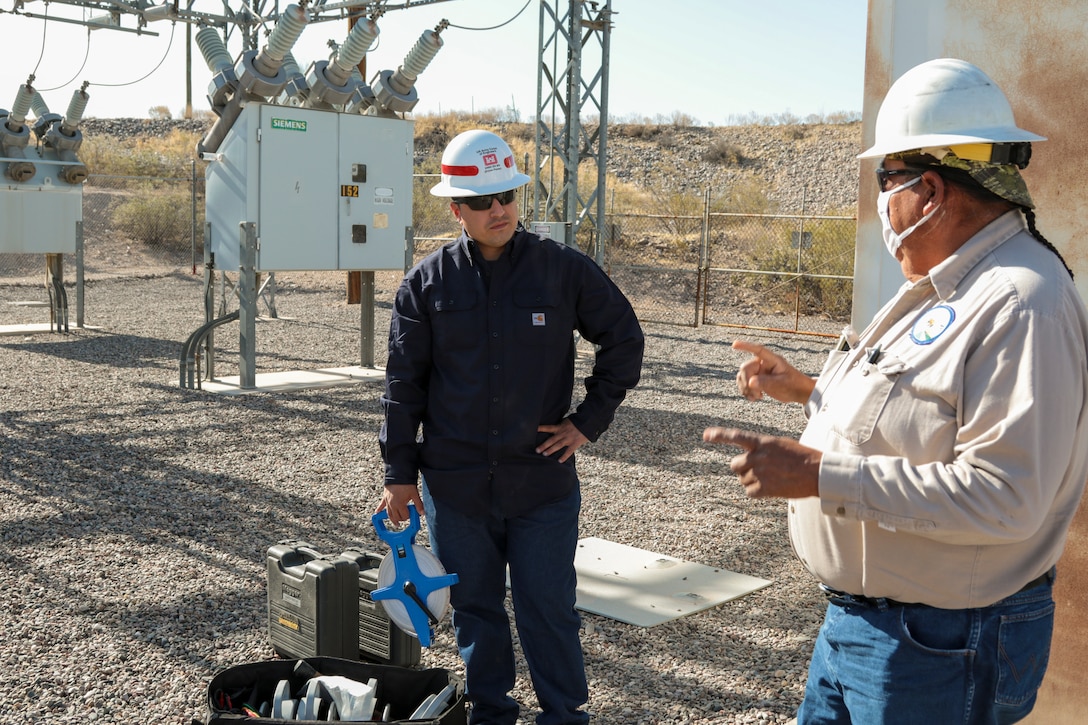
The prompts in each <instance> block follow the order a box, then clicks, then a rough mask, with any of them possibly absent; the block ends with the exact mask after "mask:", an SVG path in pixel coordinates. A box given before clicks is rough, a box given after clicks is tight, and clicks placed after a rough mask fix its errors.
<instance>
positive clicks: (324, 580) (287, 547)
mask: <svg viewBox="0 0 1088 725" xmlns="http://www.w3.org/2000/svg"><path fill="white" fill-rule="evenodd" d="M358 632H359V564H358V563H357V562H356V560H354V559H352V558H348V557H344V556H325V555H323V554H320V553H319V552H317V551H315V550H314V549H313V547H312V546H310V545H309V544H308V543H306V542H305V541H285V542H282V543H280V544H277V545H275V546H273V547H271V548H269V550H268V637H269V639H270V640H271V642H272V648H273V649H275V650H276V652H277V653H278V654H279V655H280V656H282V657H286V658H299V657H317V656H322V655H323V656H328V657H341V658H344V659H350V660H357V659H359V635H358Z"/></svg>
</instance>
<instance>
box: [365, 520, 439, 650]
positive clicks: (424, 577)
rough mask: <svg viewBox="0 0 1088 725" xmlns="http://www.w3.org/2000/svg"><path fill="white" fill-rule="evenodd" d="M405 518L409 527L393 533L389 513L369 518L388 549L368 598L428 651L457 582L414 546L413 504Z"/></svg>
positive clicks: (417, 527) (428, 552)
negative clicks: (379, 605) (427, 648)
mask: <svg viewBox="0 0 1088 725" xmlns="http://www.w3.org/2000/svg"><path fill="white" fill-rule="evenodd" d="M408 518H409V521H408V526H406V527H405V528H404V529H401V530H400V531H393V530H391V529H390V528H389V526H388V524H389V514H388V512H386V511H379V512H378V513H376V514H374V515H373V516H371V517H370V520H371V522H372V523H373V524H374V530H375V531H376V532H377V533H378V538H380V539H381V540H382V541H384V542H385V543H387V544H389V548H390V549H391V551H390V552H389V553H388V554H386V555H385V557H384V558H382V563H381V565H380V566H379V567H378V588H377V589H375V590H374V591H372V592H371V593H370V598H371V599H373V600H374V601H376V602H378V601H380V602H381V603H382V606H383V607H385V611H386V613H387V614H388V615H389V618H390V619H392V620H393V622H394V623H395V624H396V625H397V626H398V627H400V628H401V629H403V630H404V631H405V632H407V633H408V634H411V635H413V636H415V637H416V638H418V639H419V643H420V644H421V645H423V646H424V647H430V646H431V640H432V639H433V638H434V627H435V626H436V625H437V624H438V623H439V622H440V621H441V620H442V618H443V617H444V616H445V615H446V612H447V611H448V609H449V603H450V591H449V588H450V586H452V585H454V584H456V583H457V581H458V578H457V575H456V574H447V573H446V570H445V569H444V568H443V566H442V562H440V561H439V560H438V557H436V556H435V555H434V554H432V553H431V552H430V551H428V550H427V549H425V548H424V547H422V546H420V545H419V544H417V543H415V539H416V534H417V533H418V532H419V512H418V511H416V507H415V504H414V503H409V504H408Z"/></svg>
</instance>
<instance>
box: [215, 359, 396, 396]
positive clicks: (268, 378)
mask: <svg viewBox="0 0 1088 725" xmlns="http://www.w3.org/2000/svg"><path fill="white" fill-rule="evenodd" d="M253 377H254V381H253V384H254V386H255V387H253V388H242V387H241V381H240V376H238V375H229V376H226V377H222V378H216V379H215V380H205V381H203V382H202V383H201V384H200V385H201V389H203V390H205V391H207V392H209V393H222V394H224V395H244V394H246V393H261V392H265V393H267V392H281V391H285V390H308V389H310V388H327V387H331V386H333V385H351V384H354V383H364V382H367V381H371V380H384V379H385V368H364V367H360V366H358V365H354V366H348V367H343V368H323V369H321V370H289V371H285V372H278V373H257V374H256V375H254V376H253Z"/></svg>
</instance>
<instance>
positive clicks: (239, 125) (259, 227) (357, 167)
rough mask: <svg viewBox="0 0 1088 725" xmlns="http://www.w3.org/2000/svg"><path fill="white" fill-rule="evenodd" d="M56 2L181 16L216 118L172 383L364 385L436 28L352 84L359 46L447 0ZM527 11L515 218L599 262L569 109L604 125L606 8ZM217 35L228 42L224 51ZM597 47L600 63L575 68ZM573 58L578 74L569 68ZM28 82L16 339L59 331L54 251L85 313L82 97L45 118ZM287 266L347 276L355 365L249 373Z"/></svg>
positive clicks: (1, 160)
mask: <svg viewBox="0 0 1088 725" xmlns="http://www.w3.org/2000/svg"><path fill="white" fill-rule="evenodd" d="M57 2H58V3H59V4H62V5H72V6H76V7H80V8H82V9H83V17H82V18H81V19H71V18H70V19H66V20H64V22H76V23H80V24H84V25H87V26H88V28H95V29H99V30H115V31H124V32H135V33H144V32H147V33H150V34H154V33H151V31H148V30H147V27H148V25H149V23H156V22H165V21H168V22H171V23H184V24H187V25H189V26H193V27H194V28H195V30H196V32H195V40H196V44H197V46H198V48H199V51H200V54H201V56H202V58H203V60H204V62H205V63H206V64H207V67H208V69H209V70H210V71H211V73H212V80H211V82H210V83H209V86H208V89H207V102H208V105H209V107H210V109H211V111H212V112H213V113H214V114H215V117H216V118H215V121H214V123H213V125H212V126H211V128H210V129H209V130H208V131H207V133H206V134H205V135H204V137H203V138H202V139H201V140H200V142H199V144H198V145H197V148H196V149H195V156H196V158H199V159H200V160H202V161H204V162H207V165H206V171H205V179H206V197H205V222H204V228H203V239H204V244H203V251H204V265H203V269H204V288H203V289H204V293H203V306H204V324H202V325H201V326H200V327H199V328H198V329H197V330H194V331H192V334H191V335H190V336H189V337H188V339H186V340H185V342H184V344H183V346H182V352H181V355H180V361H179V382H180V385H181V387H183V388H203V389H207V390H214V391H218V392H243V391H250V390H259V389H275V388H277V387H294V386H306V385H311V384H335V383H338V382H350V381H355V380H362V379H370V378H377V377H381V375H382V374H383V371H381V370H379V369H377V368H375V367H374V341H375V331H374V292H375V290H374V273H375V272H376V271H387V270H397V271H404V270H406V269H408V268H409V267H410V266H411V264H412V257H413V252H414V244H413V236H412V184H413V179H412V171H413V121H412V119H411V112H412V109H413V108H414V107H415V106H416V104H417V102H418V100H419V98H418V93H417V90H416V87H415V86H416V81H417V79H418V78H419V76H420V75H421V74H422V73H424V72H425V70H426V68H427V67H428V65H429V64H430V63H431V62H432V61H435V60H436V56H438V55H439V51H440V50H441V48H442V46H443V44H444V42H445V41H444V39H443V37H442V33H443V31H444V30H446V28H447V27H448V22H447V21H445V20H444V21H442V22H441V23H439V24H438V25H437V26H436V27H434V28H427V29H424V30H423V31H422V33H421V34H420V35H419V38H418V40H417V42H416V43H415V45H414V46H413V47H411V48H410V49H408V50H407V52H406V53H405V55H404V56H403V60H402V62H401V63H400V64H399V65H397V66H395V67H394V68H387V69H381V70H378V71H377V72H374V73H373V74H371V75H370V81H369V82H367V81H365V80H364V73H365V72H366V70H365V69H366V67H367V61H368V59H367V54H368V52H369V51H370V50H371V49H372V48H373V47H374V46H375V45H376V41H377V39H378V38H379V34H380V28H379V21H382V22H385V21H386V20H388V19H389V18H388V17H387V16H388V14H389V13H391V12H392V11H394V10H405V9H408V8H410V7H418V6H420V5H432V4H437V3H440V2H441V3H445V2H453V0H405V1H404V2H387V1H386V0H369V1H365V2H351V1H350V0H349V1H348V2H342V3H319V2H310V0H302V1H301V2H298V3H297V4H290V5H288V6H286V7H285V8H284V9H282V11H281V9H280V7H279V4H278V3H277V2H273V3H257V4H255V5H252V6H251V5H247V4H245V3H239V7H238V8H237V9H232V8H230V7H229V6H228V5H227V3H224V4H223V8H222V12H220V13H207V12H198V11H196V10H195V9H194V5H195V3H194V2H190V3H189V4H188V5H187V6H184V7H183V6H181V5H179V4H177V3H171V2H165V3H163V4H161V5H156V4H153V3H151V2H146V1H142V0H141V1H138V2H136V3H118V2H112V1H111V0H57ZM539 4H540V8H539V11H540V46H539V56H538V58H539V62H538V85H537V112H536V116H535V119H536V129H535V130H536V134H535V135H536V139H535V140H536V153H535V156H534V159H533V161H534V163H535V167H536V173H535V174H534V184H533V185H532V187H531V193H532V199H533V200H532V202H531V204H529V205H528V208H527V209H526V215H527V217H531V221H530V220H529V219H528V218H527V226H531V227H532V228H533V229H534V231H537V232H538V233H543V234H545V235H548V236H552V237H553V238H556V239H560V240H562V241H565V242H567V243H568V244H576V243H577V244H580V245H582V246H583V247H585V248H586V251H587V252H588V253H591V254H592V255H593V256H595V258H596V259H597V260H598V262H600V261H601V259H602V250H603V245H602V244H601V240H602V239H603V237H604V235H603V232H604V229H603V227H604V221H603V220H604V213H603V210H604V197H605V195H604V179H605V174H604V169H605V163H604V162H605V153H606V152H605V149H606V139H607V124H597V125H596V126H594V127H592V128H589V127H586V126H583V125H581V123H580V120H579V119H580V116H581V115H582V113H583V112H584V111H588V112H590V113H594V114H598V115H599V117H600V118H607V112H608V106H607V88H608V72H607V68H608V65H607V58H608V47H609V35H610V31H611V16H612V11H611V3H610V1H606V2H603V3H602V2H590V3H586V2H582V0H540V3H539ZM527 6H528V2H527V3H526V6H525V7H523V8H522V10H525V8H526V7H527ZM31 8H33V3H31ZM12 12H13V13H14V14H15V15H23V16H26V17H32V18H39V19H43V20H46V21H47V22H48V21H51V20H61V18H59V17H57V16H56V15H53V16H50V15H48V14H40V13H37V12H34V11H33V9H28V8H27V7H26V5H25V3H24V1H23V0H16V1H15V7H14V9H13V11H12ZM330 20H340V21H344V20H346V21H347V26H348V32H347V35H346V36H345V37H343V38H342V40H339V41H337V40H330V41H329V43H328V45H329V47H330V48H332V53H331V54H330V56H329V57H328V58H327V59H320V60H316V61H313V62H311V63H309V64H304V63H300V62H299V59H296V58H295V57H294V55H293V53H292V50H293V48H294V46H295V43H296V42H297V40H298V39H299V37H300V36H301V34H302V33H303V32H304V31H305V30H306V29H307V28H308V26H309V25H313V24H316V23H321V22H325V21H330ZM399 20H400V18H399V17H398V21H399ZM311 32H313V31H311ZM262 34H263V35H264V38H263V42H262V39H261V36H262ZM232 43H233V44H234V45H238V44H240V45H241V46H242V47H241V50H240V51H239V52H237V53H234V54H232V52H231V51H230V50H228V45H229V44H232ZM591 44H592V45H593V46H594V47H593V48H592V50H593V52H591V53H589V54H588V55H587V54H585V53H584V52H583V51H584V50H585V49H587V48H589V46H590V45H591ZM597 57H599V58H600V64H599V65H594V64H592V63H591V61H589V60H586V61H583V58H597ZM583 62H585V63H586V65H587V66H590V67H588V68H587V69H586V70H585V71H583ZM583 73H584V75H583ZM33 83H34V77H33V75H31V76H30V77H29V78H28V80H27V81H26V83H24V84H22V85H20V86H19V88H18V90H17V97H16V103H15V105H14V108H13V110H12V111H11V112H6V111H4V110H2V109H0V144H2V152H3V153H2V157H0V171H2V172H3V174H4V176H3V182H2V184H3V185H2V186H0V210H2V211H3V214H2V217H0V253H3V252H12V253H39V252H41V253H44V254H45V255H46V262H47V263H46V270H47V286H48V287H49V289H50V325H49V326H48V327H45V326H35V329H30V328H29V327H28V326H26V325H23V326H19V330H18V331H19V332H21V333H25V332H31V331H46V330H48V331H57V332H61V331H67V329H68V303H67V296H66V293H65V285H64V279H63V269H64V263H63V257H64V255H74V257H75V268H76V270H75V273H76V297H77V306H76V307H77V313H76V318H77V320H76V324H77V326H78V327H82V326H83V320H84V310H83V274H82V273H83V268H82V255H83V234H82V212H81V204H82V194H81V192H82V182H83V180H85V179H86V177H87V175H88V174H93V173H94V169H87V168H86V167H85V166H84V165H83V164H82V163H81V162H80V161H79V158H78V149H79V145H80V143H81V141H82V136H81V133H80V131H79V128H78V127H79V123H80V119H81V117H82V113H83V111H84V109H85V107H86V105H87V100H88V98H89V95H88V93H87V92H86V88H87V84H86V83H84V86H83V88H81V89H80V90H79V91H77V92H76V93H75V95H74V96H73V100H72V103H71V105H70V106H69V109H68V114H67V115H66V116H64V117H60V116H57V115H56V114H51V113H49V112H48V108H47V107H46V106H45V103H44V100H43V99H42V98H41V95H40V94H39V93H37V91H36V90H35V89H34V86H33ZM31 110H33V112H34V113H35V114H36V120H35V121H33V122H31V121H30V120H28V118H27V116H28V114H29V113H30V111H31ZM31 133H33V134H34V139H36V142H35V143H31ZM586 163H589V164H591V165H593V166H594V167H595V170H596V173H595V177H596V183H595V184H594V185H592V186H591V187H590V188H588V189H587V188H585V185H584V184H583V187H582V188H579V182H578V169H579V167H580V166H581V167H582V168H583V169H584V168H585V164H586ZM288 271H345V272H347V273H348V274H349V278H350V279H352V282H353V287H354V288H357V289H358V290H359V295H358V296H359V300H358V301H359V302H360V321H359V334H360V344H359V352H360V359H359V360H358V364H357V365H351V366H347V367H344V368H336V369H332V370H324V371H316V372H313V371H311V372H305V371H304V372H300V373H298V374H297V375H294V374H285V373H274V374H268V375H270V376H274V381H273V380H272V378H271V377H269V378H266V377H264V376H263V375H262V380H261V381H258V372H257V369H256V350H257V345H256V320H257V318H258V316H259V314H258V307H259V305H260V304H262V303H263V304H264V305H265V306H266V307H267V308H268V310H267V311H268V313H269V315H270V317H271V318H275V317H276V311H275V303H274V300H275V292H276V287H275V285H276V273H277V272H288ZM0 322H2V320H0ZM234 322H237V323H238V326H239V365H238V370H239V375H238V376H237V378H234V376H231V377H229V378H218V377H217V376H216V373H215V361H216V351H215V336H216V332H217V329H219V328H224V329H225V326H226V325H228V324H232V323H234ZM220 331H221V330H220Z"/></svg>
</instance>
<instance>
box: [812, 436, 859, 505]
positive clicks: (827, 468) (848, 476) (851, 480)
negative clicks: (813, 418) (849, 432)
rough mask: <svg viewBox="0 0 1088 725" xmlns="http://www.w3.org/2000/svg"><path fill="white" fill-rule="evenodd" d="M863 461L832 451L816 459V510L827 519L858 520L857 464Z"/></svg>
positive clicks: (825, 452)
mask: <svg viewBox="0 0 1088 725" xmlns="http://www.w3.org/2000/svg"><path fill="white" fill-rule="evenodd" d="M864 460H865V459H864V458H863V457H862V456H854V455H850V454H847V453H837V452H835V451H824V453H823V455H822V456H821V458H820V484H819V485H820V508H821V510H822V511H823V512H824V514H825V515H827V516H832V517H835V518H845V517H849V518H852V519H856V518H858V510H859V509H860V508H861V503H860V502H861V465H862V462H863V461H864Z"/></svg>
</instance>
